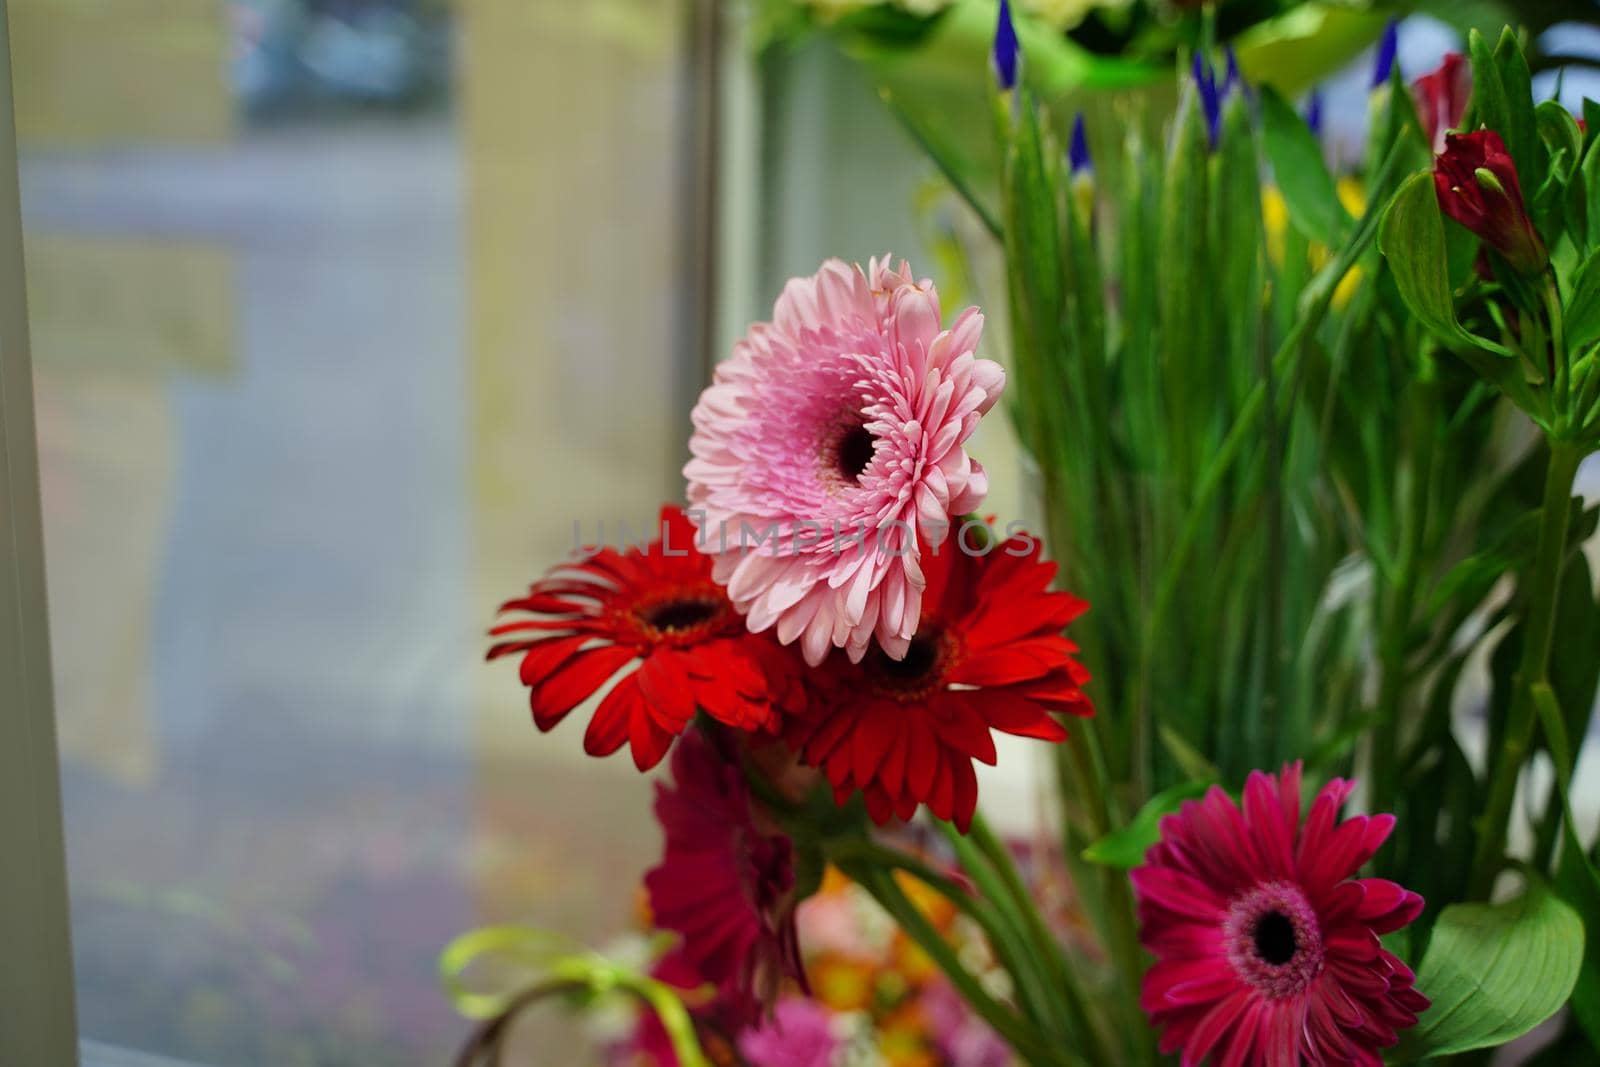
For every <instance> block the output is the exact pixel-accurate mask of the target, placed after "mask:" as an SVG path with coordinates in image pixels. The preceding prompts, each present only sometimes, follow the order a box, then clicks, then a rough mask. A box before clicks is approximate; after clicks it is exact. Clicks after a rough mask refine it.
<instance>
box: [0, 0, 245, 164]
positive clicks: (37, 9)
mask: <svg viewBox="0 0 1600 1067" xmlns="http://www.w3.org/2000/svg"><path fill="white" fill-rule="evenodd" d="M7 8H8V10H9V12H10V17H11V40H12V53H13V54H12V57H11V58H12V77H13V79H14V84H15V93H16V101H17V138H18V140H19V141H21V142H23V143H24V144H51V145H72V146H83V145H95V144H98V143H103V142H124V141H171V142H195V143H207V142H216V141H222V140H225V139H227V138H228V137H229V136H231V134H232V131H233V100H232V96H231V94H230V93H229V92H228V84H227V76H228V60H229V54H230V51H231V49H232V35H231V26H230V21H229V19H230V8H229V5H228V4H226V3H222V2H219V0H11V2H10V3H9V4H8V5H7Z"/></svg>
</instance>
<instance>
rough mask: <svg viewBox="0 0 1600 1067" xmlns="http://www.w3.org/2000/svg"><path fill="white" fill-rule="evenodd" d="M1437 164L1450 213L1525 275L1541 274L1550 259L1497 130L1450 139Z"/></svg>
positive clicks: (1437, 182) (1436, 180)
mask: <svg viewBox="0 0 1600 1067" xmlns="http://www.w3.org/2000/svg"><path fill="white" fill-rule="evenodd" d="M1444 143H1445V149H1444V151H1443V152H1442V153H1441V154H1440V155H1439V157H1438V158H1437V159H1435V160H1434V166H1433V185H1434V190H1435V191H1436V192H1437V193H1438V194H1439V206H1440V207H1441V208H1443V209H1444V213H1445V214H1446V215H1449V216H1450V217H1451V218H1452V219H1455V220H1456V221H1457V222H1459V223H1460V224H1461V225H1462V226H1465V227H1466V228H1467V229H1468V230H1471V231H1472V232H1473V233H1475V234H1477V235H1478V237H1479V238H1481V239H1482V241H1483V243H1484V244H1486V245H1488V246H1489V247H1490V248H1493V249H1494V250H1495V251H1496V252H1499V253H1500V254H1501V255H1502V256H1504V257H1505V260H1506V262H1507V263H1509V264H1511V266H1512V267H1513V268H1514V269H1515V270H1517V271H1519V272H1521V273H1523V274H1530V275H1531V274H1538V273H1540V272H1541V271H1543V270H1544V269H1545V267H1546V266H1547V265H1548V264H1549V262H1550V253H1549V251H1548V250H1546V248H1545V244H1544V241H1543V240H1542V239H1541V238H1540V237H1539V231H1538V230H1537V229H1535V228H1534V225H1533V219H1531V218H1529V217H1528V205H1527V203H1526V202H1525V201H1524V200H1523V198H1522V183H1521V182H1520V181H1518V179H1517V167H1516V164H1515V163H1514V162H1513V161H1512V159H1511V155H1510V153H1508V152H1507V151H1506V144H1505V142H1504V141H1503V140H1501V139H1500V135H1499V134H1498V133H1495V132H1494V131H1493V130H1479V131H1478V132H1476V133H1467V134H1455V133H1451V134H1446V135H1445V139H1444Z"/></svg>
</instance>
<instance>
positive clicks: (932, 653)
mask: <svg viewBox="0 0 1600 1067" xmlns="http://www.w3.org/2000/svg"><path fill="white" fill-rule="evenodd" d="M948 645H949V642H948V641H947V640H946V638H945V637H944V635H943V634H942V633H941V632H939V631H938V630H930V629H929V628H927V627H926V626H925V627H924V628H923V631H922V632H921V633H919V634H917V636H916V637H914V638H912V639H911V645H910V647H908V648H907V649H906V654H905V656H904V657H903V658H901V659H891V658H889V654H888V653H886V652H885V651H884V650H883V649H882V647H880V646H879V645H877V644H874V645H873V646H872V651H870V652H868V653H867V659H866V667H867V675H868V677H870V678H871V680H872V682H873V685H874V687H875V688H876V689H877V690H878V692H879V693H881V694H883V695H884V696H888V697H891V698H893V699H895V700H899V701H904V702H911V701H917V700H921V699H923V698H925V697H926V696H927V695H928V694H929V693H931V692H933V690H934V689H935V688H937V687H938V686H939V685H940V683H941V682H942V681H943V680H944V676H945V673H946V670H947V669H948V666H949V664H948V659H949V648H948Z"/></svg>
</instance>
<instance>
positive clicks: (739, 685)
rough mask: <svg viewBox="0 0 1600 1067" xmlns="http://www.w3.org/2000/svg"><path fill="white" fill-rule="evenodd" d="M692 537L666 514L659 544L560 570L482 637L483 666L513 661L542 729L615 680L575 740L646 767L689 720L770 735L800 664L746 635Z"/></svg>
mask: <svg viewBox="0 0 1600 1067" xmlns="http://www.w3.org/2000/svg"><path fill="white" fill-rule="evenodd" d="M694 538H695V529H694V526H693V525H692V524H691V523H690V522H689V521H688V520H687V519H686V518H685V517H684V515H683V512H682V511H681V510H680V509H679V508H676V507H666V508H663V509H662V511H661V537H660V538H659V539H657V540H656V541H654V542H652V543H651V544H649V545H646V546H644V547H642V548H639V547H635V548H630V549H628V550H627V551H625V552H619V551H617V550H616V549H613V548H604V549H601V550H600V551H599V552H596V553H595V554H594V555H592V556H589V557H588V558H586V559H582V560H576V561H573V562H569V563H563V564H561V565H560V566H557V567H556V568H555V569H554V570H552V571H551V572H550V573H549V574H547V575H546V576H545V577H544V578H543V579H542V580H540V581H538V582H535V583H534V584H533V586H532V588H530V589H529V590H528V595H527V596H523V597H518V598H516V599H515V600H511V601H508V602H507V603H506V604H505V605H503V606H502V607H501V609H500V610H501V612H502V613H503V614H513V615H515V616H516V617H515V618H513V619H511V620H510V621H507V622H503V623H501V624H499V625H498V626H496V627H494V628H493V629H492V630H490V631H489V632H490V633H491V634H492V635H493V636H494V637H496V638H498V639H499V640H498V642H497V643H496V644H495V645H494V646H493V647H492V648H490V649H489V658H490V659H496V658H499V657H501V656H520V657H521V658H522V666H521V672H520V673H521V677H522V684H523V685H526V686H527V687H528V703H529V706H530V707H531V708H532V711H533V721H534V724H535V725H536V726H538V728H539V729H540V730H541V731H547V730H552V729H554V728H555V727H556V725H557V724H558V723H560V722H561V720H563V719H564V718H566V716H567V715H568V713H570V712H571V711H572V709H573V708H575V707H577V706H578V705H579V704H581V703H583V701H585V700H587V699H588V698H589V697H590V696H592V695H593V694H594V693H596V692H598V691H599V690H600V688H601V687H602V686H604V685H605V684H606V682H607V681H609V680H610V679H611V678H613V677H616V676H617V675H618V674H619V672H620V674H621V676H620V677H619V678H618V680H617V682H616V684H615V685H613V686H612V687H611V689H610V690H609V691H608V692H607V693H606V695H605V696H604V698H602V699H601V701H600V704H599V706H598V707H597V708H596V709H595V713H594V718H592V719H591V720H590V721H589V729H588V732H587V733H585V735H584V738H583V744H584V749H585V751H587V752H588V753H589V754H590V755H592V756H609V755H611V754H612V753H613V752H615V751H617V750H618V749H619V748H621V747H622V746H623V745H628V746H630V748H631V749H632V751H633V760H634V763H635V764H636V765H637V766H638V767H639V769H640V770H648V769H649V768H651V767H653V766H655V765H656V764H657V763H659V762H660V761H661V757H662V756H664V755H666V752H667V749H668V748H669V747H670V746H671V744H672V740H673V738H675V737H677V736H678V734H680V733H682V732H683V730H684V729H685V728H686V727H687V726H688V725H689V723H690V722H691V721H692V720H693V718H694V716H695V712H696V711H703V712H705V713H706V714H707V715H710V716H711V717H712V718H714V719H716V720H718V721H719V722H722V723H725V724H727V725H729V726H732V727H735V728H738V729H741V730H774V731H775V730H776V729H777V728H778V723H779V718H780V716H779V710H780V709H781V707H782V706H783V705H784V703H785V702H787V701H791V700H795V701H797V700H798V699H799V697H798V694H799V693H800V691H801V690H800V683H799V670H800V668H799V664H798V662H797V661H794V660H793V657H792V656H791V655H790V654H789V653H786V652H785V651H784V650H783V649H781V648H779V647H778V646H777V645H776V644H775V643H773V642H772V641H771V640H769V639H763V638H756V637H753V636H752V635H750V634H749V633H748V632H747V631H746V629H745V626H744V621H743V620H742V619H741V618H740V617H739V615H738V613H736V612H735V611H734V610H733V605H732V604H730V603H729V602H728V598H727V596H726V595H725V594H724V593H723V590H722V587H721V586H719V585H717V583H716V582H714V581H712V579H711V566H710V561H709V560H707V559H706V558H705V557H704V556H702V555H701V554H699V553H698V552H695V551H694V549H693V548H692V544H693V542H694ZM791 694H794V695H791Z"/></svg>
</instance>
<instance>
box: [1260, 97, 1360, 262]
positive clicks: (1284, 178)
mask: <svg viewBox="0 0 1600 1067" xmlns="http://www.w3.org/2000/svg"><path fill="white" fill-rule="evenodd" d="M1261 124H1262V140H1263V143H1264V144H1265V146H1266V151H1267V159H1268V161H1269V162H1271V164H1272V173H1273V176H1274V177H1275V178H1276V179H1277V183H1278V190H1279V191H1280V192H1281V193H1283V199H1284V202H1285V203H1286V204H1287V205H1288V208H1289V218H1290V220H1291V221H1292V222H1293V223H1294V224H1295V226H1296V227H1297V228H1298V229H1299V230H1300V232H1301V233H1302V234H1304V235H1305V236H1306V237H1307V238H1308V239H1310V240H1313V241H1321V242H1322V243H1323V244H1332V243H1333V242H1334V241H1336V240H1337V239H1338V238H1339V237H1340V236H1341V235H1342V234H1343V233H1344V232H1345V231H1346V230H1347V229H1348V228H1349V226H1350V216H1349V214H1347V213H1346V211H1345V209H1344V205H1342V204H1340V203H1339V193H1338V190H1337V189H1336V188H1335V187H1334V184H1333V175H1332V174H1330V173H1328V164H1327V162H1326V161H1325V160H1324V159H1323V156H1322V145H1321V144H1319V143H1318V142H1317V139H1316V137H1315V136H1313V134H1312V133H1311V130H1310V129H1308V128H1307V127H1306V124H1305V122H1304V121H1302V120H1301V118H1300V116H1299V115H1298V114H1297V113H1296V112H1295V110H1294V108H1292V107H1290V106H1289V102H1288V101H1287V100H1285V99H1284V98H1283V97H1282V96H1280V95H1279V94H1278V92H1277V90H1275V89H1273V88H1272V87H1271V86H1265V87H1263V88H1262V90H1261Z"/></svg>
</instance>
